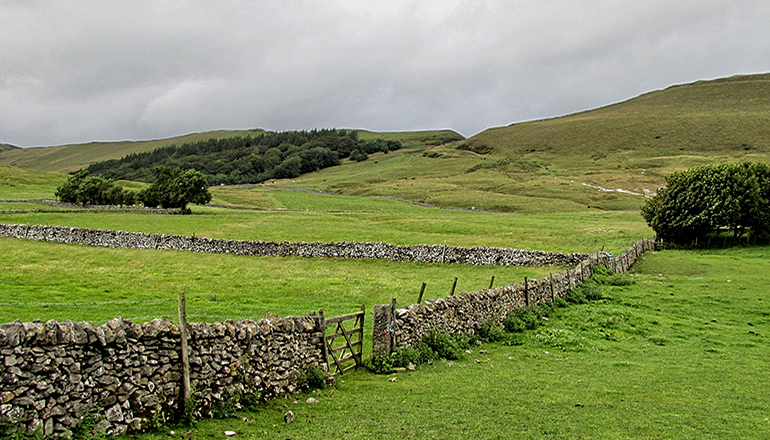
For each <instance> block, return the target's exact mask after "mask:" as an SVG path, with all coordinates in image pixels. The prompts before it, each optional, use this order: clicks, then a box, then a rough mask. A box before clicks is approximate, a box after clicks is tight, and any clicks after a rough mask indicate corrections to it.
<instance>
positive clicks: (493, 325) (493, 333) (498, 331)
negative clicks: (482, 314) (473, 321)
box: [476, 319, 508, 342]
mask: <svg viewBox="0 0 770 440" xmlns="http://www.w3.org/2000/svg"><path fill="white" fill-rule="evenodd" d="M476 334H477V335H478V337H479V338H480V339H482V340H484V341H489V342H500V341H502V340H504V339H506V338H507V337H508V334H507V333H506V332H505V330H503V329H502V327H500V326H499V325H498V324H497V321H496V320H494V319H491V320H489V321H487V322H485V323H483V324H481V326H480V327H479V328H478V329H477V330H476Z"/></svg>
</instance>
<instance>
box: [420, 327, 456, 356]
mask: <svg viewBox="0 0 770 440" xmlns="http://www.w3.org/2000/svg"><path fill="white" fill-rule="evenodd" d="M424 342H425V343H426V344H427V345H428V347H430V349H431V350H433V351H434V352H435V353H436V356H437V357H438V358H440V359H449V360H455V359H460V357H461V356H462V349H461V348H460V345H459V344H458V343H457V341H456V340H455V339H454V338H453V337H452V336H451V335H449V334H447V333H442V332H438V331H435V330H431V331H430V332H428V335H427V336H426V337H425V340H424Z"/></svg>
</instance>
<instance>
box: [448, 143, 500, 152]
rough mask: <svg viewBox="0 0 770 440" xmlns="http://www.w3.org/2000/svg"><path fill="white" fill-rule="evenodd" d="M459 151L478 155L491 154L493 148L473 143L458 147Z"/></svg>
mask: <svg viewBox="0 0 770 440" xmlns="http://www.w3.org/2000/svg"><path fill="white" fill-rule="evenodd" d="M457 149H458V150H465V151H473V152H474V153H476V154H489V153H491V152H492V150H493V148H492V147H489V146H487V145H483V144H480V145H476V144H473V143H462V144H460V145H458V146H457Z"/></svg>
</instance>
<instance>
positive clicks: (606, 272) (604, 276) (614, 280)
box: [591, 266, 634, 286]
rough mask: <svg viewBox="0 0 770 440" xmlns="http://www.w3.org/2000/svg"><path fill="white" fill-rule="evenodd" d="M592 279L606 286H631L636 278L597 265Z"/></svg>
mask: <svg viewBox="0 0 770 440" xmlns="http://www.w3.org/2000/svg"><path fill="white" fill-rule="evenodd" d="M591 279H592V280H594V281H596V282H597V283H599V284H602V285H605V286H629V285H631V284H634V280H633V279H632V278H631V277H629V276H627V275H623V274H619V273H615V272H614V271H612V270H610V269H607V268H606V267H604V266H596V267H595V268H594V276H593V277H591Z"/></svg>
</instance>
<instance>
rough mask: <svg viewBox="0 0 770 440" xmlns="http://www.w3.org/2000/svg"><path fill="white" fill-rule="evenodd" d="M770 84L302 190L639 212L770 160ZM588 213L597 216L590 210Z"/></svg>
mask: <svg viewBox="0 0 770 440" xmlns="http://www.w3.org/2000/svg"><path fill="white" fill-rule="evenodd" d="M769 134H770V74H762V75H749V76H736V77H730V78H723V79H718V80H713V81H699V82H696V83H693V84H685V85H677V86H672V87H669V88H667V89H664V90H659V91H654V92H650V93H647V94H644V95H641V96H638V97H636V98H632V99H629V100H627V101H624V102H621V103H617V104H613V105H608V106H606V107H602V108H598V109H594V110H589V111H585V112H581V113H577V114H572V115H568V116H563V117H558V118H552V119H546V120H539V121H532V122H524V123H517V124H512V125H510V126H507V127H498V128H492V129H489V130H486V131H484V132H482V133H479V134H477V135H475V136H473V137H471V138H469V139H468V140H467V141H466V142H460V143H457V144H450V145H446V146H441V147H436V148H433V149H431V148H423V149H420V150H411V151H408V152H404V153H402V154H401V155H398V156H393V157H389V158H384V157H383V158H380V159H381V160H380V161H379V164H378V166H375V163H374V162H370V163H368V164H361V165H359V166H357V167H355V168H353V167H350V168H349V169H347V170H346V169H344V167H343V169H335V170H326V171H324V172H321V173H319V174H318V175H317V176H307V177H305V178H303V179H302V180H303V182H302V185H303V186H308V187H312V188H314V189H319V190H326V191H332V192H342V193H345V194H358V195H375V194H377V195H389V196H396V197H402V198H405V199H409V200H416V201H420V202H425V203H430V204H434V205H439V206H458V207H463V208H471V207H476V208H484V209H492V210H497V211H515V212H531V211H533V210H534V211H539V212H543V211H546V212H547V211H554V212H561V211H565V210H567V211H581V210H586V209H593V208H599V209H607V210H616V209H637V208H638V207H639V205H640V204H641V202H642V197H641V194H650V193H653V192H654V191H655V190H656V189H657V188H658V187H659V186H661V185H662V184H664V183H665V180H664V175H666V174H668V173H670V172H671V171H674V170H677V169H683V168H689V167H692V166H696V165H701V164H705V163H716V162H728V161H738V160H759V161H768V160H770V136H768V135H769ZM589 206H590V208H589Z"/></svg>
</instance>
